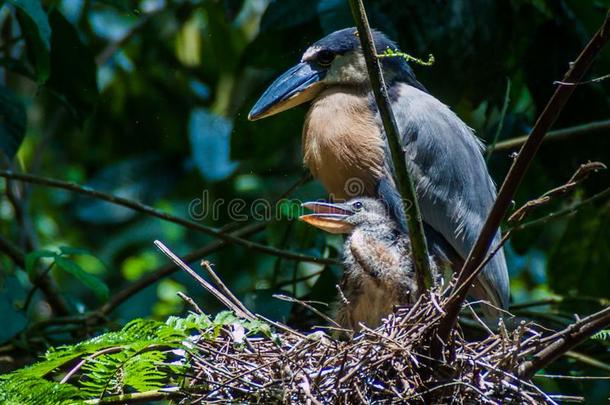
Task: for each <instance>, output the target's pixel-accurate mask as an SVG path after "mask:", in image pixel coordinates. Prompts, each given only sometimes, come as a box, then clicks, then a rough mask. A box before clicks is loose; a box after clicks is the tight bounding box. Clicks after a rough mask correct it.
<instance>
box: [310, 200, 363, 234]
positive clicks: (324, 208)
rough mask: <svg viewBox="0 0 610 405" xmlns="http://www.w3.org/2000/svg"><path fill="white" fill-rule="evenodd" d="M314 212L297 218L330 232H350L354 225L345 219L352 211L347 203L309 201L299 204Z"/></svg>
mask: <svg viewBox="0 0 610 405" xmlns="http://www.w3.org/2000/svg"><path fill="white" fill-rule="evenodd" d="M301 206H302V207H304V208H307V209H310V210H312V211H313V212H314V214H307V215H301V216H300V217H299V219H300V220H301V221H304V222H307V223H308V224H310V225H313V226H315V227H316V228H320V229H322V230H323V231H326V232H330V233H350V232H351V231H352V229H353V228H354V226H353V225H352V224H350V223H349V222H348V221H347V218H349V217H350V215H353V214H354V211H353V210H352V209H351V208H350V207H349V206H348V205H347V204H341V203H338V204H331V203H327V202H321V201H311V202H306V203H303V204H301Z"/></svg>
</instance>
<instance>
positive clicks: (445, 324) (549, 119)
mask: <svg viewBox="0 0 610 405" xmlns="http://www.w3.org/2000/svg"><path fill="white" fill-rule="evenodd" d="M609 39H610V13H608V14H607V15H606V18H605V20H604V22H603V24H602V26H601V28H600V29H599V31H598V32H597V33H596V34H595V35H594V36H593V38H592V39H591V41H590V42H589V43H588V44H587V46H586V47H585V49H584V50H583V51H582V52H581V54H580V55H579V56H578V58H577V59H576V61H575V62H574V63H572V64H571V65H570V68H569V70H568V72H567V73H566V75H565V77H564V80H563V81H567V82H578V81H579V80H580V79H581V78H582V77H583V75H584V74H585V72H586V71H587V69H588V68H589V66H590V65H591V64H592V63H593V60H594V59H595V58H596V56H597V55H598V54H599V52H600V51H601V49H602V48H603V46H604V45H605V44H606V43H607V42H608V40H609ZM574 89H575V87H574V86H562V85H559V87H557V89H556V91H555V93H554V94H553V96H552V97H551V99H550V100H549V102H548V103H547V105H546V107H545V108H544V111H543V112H542V114H541V115H540V116H539V118H538V120H537V121H536V124H535V125H534V128H533V129H532V132H531V134H530V136H529V137H528V140H527V141H526V143H525V144H524V145H523V147H522V148H521V150H520V151H519V154H518V155H517V158H516V159H515V160H514V162H513V164H512V166H511V168H510V170H509V172H508V175H507V176H506V179H505V180H504V183H503V184H502V187H501V188H500V191H499V193H498V197H497V199H496V202H495V203H494V205H493V207H492V209H491V211H490V213H489V215H488V217H487V219H486V221H485V224H484V225H483V228H482V230H481V233H480V234H479V237H478V238H477V241H476V242H475V244H474V246H473V247H472V250H471V251H470V254H469V255H468V258H467V259H466V261H465V262H464V266H463V267H462V269H461V271H460V273H459V275H458V282H457V284H456V285H457V286H458V287H457V289H456V290H455V291H454V294H453V295H452V297H451V298H450V299H449V301H448V303H447V305H446V307H445V310H446V311H447V316H445V317H444V318H443V319H442V320H441V322H440V324H439V328H438V331H437V333H438V336H439V338H440V342H447V341H448V338H449V336H450V334H451V331H452V330H453V328H454V326H455V324H456V321H457V317H458V314H459V312H460V309H461V307H462V303H463V302H464V299H465V298H466V293H467V291H468V285H467V284H465V283H464V281H465V280H466V279H468V278H469V277H470V275H471V274H472V273H473V272H474V271H475V270H476V269H477V267H478V265H479V264H480V263H481V261H482V260H483V259H484V258H485V255H486V253H487V251H488V249H489V247H490V245H491V243H492V241H493V239H494V237H495V235H496V233H497V231H498V229H499V227H500V223H501V222H502V219H503V218H504V216H505V215H506V213H507V212H508V209H509V207H510V205H511V202H512V199H513V196H514V195H515V192H516V191H517V188H518V187H519V185H520V184H521V181H522V180H523V178H524V177H525V173H526V172H527V169H528V167H529V165H530V163H531V162H532V160H533V159H534V156H535V155H536V152H537V151H538V148H539V147H540V144H541V143H542V139H544V136H545V134H546V133H547V132H548V130H549V129H550V127H551V126H552V125H553V124H554V123H555V121H556V119H557V117H558V116H559V114H560V113H561V111H562V110H563V108H564V107H565V105H566V103H567V101H568V99H569V98H570V96H571V95H572V93H573V92H574ZM440 342H439V343H436V342H435V345H434V346H435V347H433V350H432V352H433V355H434V357H437V358H438V356H440V355H441V354H442V351H443V350H442V347H443V345H442V344H440Z"/></svg>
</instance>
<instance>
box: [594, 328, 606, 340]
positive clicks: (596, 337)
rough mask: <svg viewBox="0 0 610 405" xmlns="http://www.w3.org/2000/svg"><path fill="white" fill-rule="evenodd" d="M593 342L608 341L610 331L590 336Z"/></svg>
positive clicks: (602, 331)
mask: <svg viewBox="0 0 610 405" xmlns="http://www.w3.org/2000/svg"><path fill="white" fill-rule="evenodd" d="M591 339H594V340H610V329H604V330H600V331H599V332H597V333H596V334H595V335H593V336H591Z"/></svg>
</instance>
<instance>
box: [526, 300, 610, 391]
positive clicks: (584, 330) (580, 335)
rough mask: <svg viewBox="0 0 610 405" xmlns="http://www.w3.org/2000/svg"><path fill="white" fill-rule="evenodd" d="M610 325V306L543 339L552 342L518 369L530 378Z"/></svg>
mask: <svg viewBox="0 0 610 405" xmlns="http://www.w3.org/2000/svg"><path fill="white" fill-rule="evenodd" d="M608 326H610V306H609V307H606V308H604V309H602V310H601V311H599V312H596V313H594V314H592V315H589V316H588V317H586V318H583V319H581V320H580V321H578V322H575V323H573V324H571V325H569V326H568V327H567V328H565V329H564V330H562V331H560V332H557V333H556V334H554V335H552V336H549V337H548V338H545V339H543V340H544V341H548V342H550V343H548V344H545V345H544V347H543V348H542V349H541V350H540V351H538V352H537V353H536V354H534V355H533V356H532V359H531V360H527V361H525V362H523V363H522V364H521V365H520V366H519V369H518V375H519V376H520V377H521V378H525V379H529V378H531V377H532V376H533V375H534V373H536V371H538V370H540V369H541V368H543V367H545V366H547V365H548V364H550V363H551V362H553V360H555V359H556V358H557V357H559V356H561V355H562V354H564V353H565V352H567V351H568V350H570V349H572V348H573V347H574V346H576V345H578V344H579V343H580V342H582V341H583V340H585V339H586V338H588V337H589V336H591V335H593V334H595V333H596V332H598V331H600V330H602V329H604V328H606V327H608Z"/></svg>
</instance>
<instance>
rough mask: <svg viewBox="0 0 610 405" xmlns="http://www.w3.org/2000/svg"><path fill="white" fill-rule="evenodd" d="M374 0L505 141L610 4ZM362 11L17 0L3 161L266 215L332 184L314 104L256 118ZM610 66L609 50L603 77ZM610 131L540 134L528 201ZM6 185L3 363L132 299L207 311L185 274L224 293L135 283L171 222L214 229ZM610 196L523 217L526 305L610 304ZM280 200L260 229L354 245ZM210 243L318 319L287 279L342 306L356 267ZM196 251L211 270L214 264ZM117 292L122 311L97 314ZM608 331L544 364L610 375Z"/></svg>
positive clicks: (321, 251)
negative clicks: (311, 169)
mask: <svg viewBox="0 0 610 405" xmlns="http://www.w3.org/2000/svg"><path fill="white" fill-rule="evenodd" d="M367 7H368V13H369V18H370V20H371V23H372V25H373V26H374V27H377V28H379V29H381V30H382V31H384V32H386V33H387V34H388V35H389V36H390V37H391V38H393V39H395V40H396V41H397V42H398V43H399V44H400V47H401V49H402V50H404V51H407V52H409V53H410V54H412V55H415V56H419V57H422V58H424V59H425V58H426V57H427V55H428V54H429V53H432V54H434V56H435V58H436V63H435V64H434V65H433V66H432V67H422V66H414V70H415V73H416V75H417V76H418V78H419V80H420V81H421V82H422V83H423V84H424V85H425V86H426V87H427V88H428V89H429V90H430V92H431V93H432V94H434V95H435V96H436V97H438V98H439V99H440V100H442V101H444V102H445V103H447V104H448V105H450V106H451V107H452V108H453V109H454V110H455V111H456V112H457V113H458V114H459V115H460V116H461V117H462V118H463V119H464V120H465V121H466V122H467V123H468V124H469V125H470V126H471V127H473V128H474V129H475V130H476V132H477V135H478V136H479V137H481V138H482V139H484V140H485V141H486V142H487V143H488V144H490V143H492V142H493V139H494V137H495V136H496V134H498V135H499V140H500V141H501V140H505V139H510V138H513V137H516V136H520V135H523V134H527V133H528V131H529V129H530V128H531V126H532V125H533V123H534V122H535V118H536V116H537V115H538V114H539V113H540V112H541V110H542V108H543V107H544V105H545V103H546V101H547V100H548V98H549V97H550V95H551V94H552V92H553V90H554V88H555V86H554V85H553V81H554V80H561V78H562V75H563V73H564V72H565V71H566V70H567V68H568V64H569V62H570V61H572V60H574V59H575V57H576V56H577V54H578V52H579V51H580V50H581V49H582V48H583V46H584V45H585V44H586V42H587V41H588V40H589V38H590V37H591V36H592V35H593V33H594V32H595V31H596V30H597V28H598V27H599V25H600V23H601V21H602V20H603V18H604V15H605V13H606V12H607V10H608V8H609V7H610V1H608V0H603V1H602V0H599V1H598V0H586V1H585V0H511V1H501V2H499V1H498V2H496V1H484V0H470V1H468V0H431V1H425V2H422V1H416V0H408V1H407V0H401V1H398V0H394V1H390V0H379V1H368V2H367ZM352 25H353V23H352V20H351V15H350V13H349V9H348V7H347V1H345V0H309V1H296V0H281V1H279V0H277V1H269V0H216V1H214V0H207V1H206V0H201V1H187V0H183V1H169V0H145V1H128V2H125V1H121V0H97V1H96V0H50V1H44V2H43V4H42V6H41V4H40V2H38V1H35V0H10V1H4V2H2V1H0V149H1V150H2V152H3V153H4V156H3V159H2V165H3V168H5V169H11V170H14V171H17V172H24V173H30V174H35V175H40V176H45V177H52V178H57V179H61V180H66V181H74V182H77V183H79V184H84V185H87V186H90V187H92V188H94V189H97V190H102V191H105V192H108V193H111V194H115V195H118V196H122V197H126V198H129V199H133V200H136V201H140V202H143V203H145V204H149V205H151V206H153V207H155V208H157V209H159V210H162V211H165V212H169V213H172V214H173V215H176V216H179V217H184V218H188V217H189V216H191V217H192V219H193V220H196V221H199V222H201V223H203V224H206V225H209V226H213V227H215V228H222V227H226V229H228V230H234V229H239V228H241V227H243V226H245V225H247V224H251V223H254V222H256V220H255V219H256V218H253V217H256V216H257V214H260V211H259V212H251V210H250V207H252V206H253V203H255V202H257V201H258V200H259V199H264V200H266V201H270V202H272V203H273V202H274V201H275V199H277V198H278V197H280V196H282V194H283V193H285V192H287V191H289V190H291V192H290V194H289V196H290V198H293V199H298V200H307V199H317V198H322V197H324V196H325V193H324V190H323V189H322V187H321V186H320V185H319V184H318V183H316V182H313V181H305V182H301V184H300V185H299V186H298V187H296V188H292V185H294V184H296V183H298V182H299V179H302V178H303V176H304V174H305V171H304V169H303V167H302V164H301V156H300V132H301V126H302V123H303V116H304V112H305V108H303V107H302V108H297V109H294V110H291V111H288V112H286V113H283V114H281V115H278V116H275V117H273V118H270V119H266V120H262V121H259V122H254V123H252V122H248V121H247V119H246V116H247V113H248V111H249V109H250V107H251V106H252V105H253V103H254V102H255V100H256V99H257V97H258V96H259V95H260V94H261V93H262V91H264V89H265V87H266V86H267V85H268V84H269V83H270V81H271V80H272V79H273V78H274V77H276V76H277V75H278V74H279V73H280V72H282V71H283V70H284V69H286V68H288V67H290V66H291V65H292V64H293V63H295V62H296V61H297V60H298V59H299V57H300V54H301V53H302V52H303V51H304V50H305V49H306V47H307V46H308V44H310V43H312V42H313V41H315V40H317V39H319V38H320V37H322V36H324V35H325V34H328V33H330V32H332V31H334V30H336V29H339V28H343V27H346V26H352ZM609 72H610V49H606V50H605V52H602V54H601V56H600V58H599V59H598V60H597V62H596V63H595V65H594V66H593V68H592V69H591V71H590V72H589V74H588V76H587V79H591V78H595V77H600V76H603V75H606V74H608V73H609ZM506 95H508V97H506ZM609 96H610V81H600V82H596V83H591V84H586V85H581V86H579V87H578V88H577V90H576V92H575V94H574V96H573V97H572V99H571V100H570V102H569V104H568V106H567V108H566V109H565V110H564V112H563V113H562V115H561V118H560V119H559V121H558V122H557V124H556V126H555V128H566V127H570V126H574V125H581V124H587V123H591V122H594V121H599V120H608V119H609V118H610V108H609V105H610V103H609V102H610V97H609ZM504 106H505V107H506V114H503V113H502V111H503V107H504ZM608 135H610V124H608V125H607V126H606V129H604V130H601V131H597V132H595V133H592V132H591V133H587V131H581V133H580V134H579V135H578V136H573V137H569V138H566V139H562V140H560V141H557V142H549V143H547V144H545V145H543V147H542V148H541V150H540V153H539V155H538V156H537V158H536V160H535V162H534V164H533V165H532V167H531V168H530V170H529V172H528V175H527V178H526V180H525V182H524V184H523V186H522V187H521V188H520V190H519V193H518V195H517V198H516V201H515V204H516V206H520V205H521V204H523V203H524V202H526V201H528V200H529V199H532V198H535V197H537V196H539V195H541V194H542V193H544V192H545V191H547V190H549V189H551V188H553V187H556V186H559V185H561V184H563V183H565V182H566V181H567V180H568V179H569V178H570V176H571V175H572V173H573V172H574V171H575V170H576V168H577V167H578V166H579V165H580V164H581V163H584V162H587V161H589V160H591V161H595V160H599V161H602V162H605V163H606V164H608V163H610V136H608ZM510 163H511V151H509V150H502V151H498V152H497V153H494V154H493V155H491V156H490V159H489V165H490V171H491V172H492V175H493V177H494V178H495V180H496V182H497V183H500V182H501V181H502V179H503V177H504V175H505V174H506V172H507V169H508V167H509V165H510ZM608 185H609V182H608V175H607V174H606V173H603V172H602V173H598V174H595V175H593V176H592V177H591V178H590V179H589V180H587V181H586V183H585V184H584V185H582V186H579V187H578V189H577V190H576V191H575V192H573V193H570V194H569V195H567V196H565V197H563V198H561V199H559V200H557V201H554V202H553V203H552V204H550V205H548V206H546V207H544V208H540V209H538V210H537V211H536V212H535V214H534V217H533V218H539V217H544V216H545V215H548V214H549V213H552V212H557V211H561V210H562V209H565V208H567V207H571V206H573V205H574V204H578V203H579V202H580V201H583V200H586V199H587V198H590V197H592V196H595V195H597V194H599V193H601V192H603V191H604V190H606V189H607V188H608ZM0 192H1V195H2V197H0V220H1V222H0V235H1V239H0V242H2V243H1V244H0V247H1V248H2V249H0V250H1V251H2V252H0V253H2V254H0V266H1V268H0V317H1V318H2V320H3V328H1V329H0V358H1V360H2V361H1V362H0V364H1V369H0V370H2V371H7V370H10V369H12V368H14V367H17V366H19V365H21V364H23V363H25V362H28V361H31V359H32V358H34V357H35V356H36V355H37V354H38V353H40V352H42V351H44V350H45V349H46V348H47V347H48V346H49V345H57V344H61V343H64V342H70V341H73V340H74V339H79V338H82V337H84V336H85V335H87V334H94V333H96V332H98V331H100V330H106V329H111V328H114V327H117V326H118V325H121V324H124V323H125V322H126V321H128V320H130V319H132V318H135V317H154V318H159V319H164V318H165V317H166V316H168V315H170V314H179V313H183V312H184V311H186V310H188V308H187V307H185V304H184V303H183V301H182V300H181V299H180V298H179V297H178V296H177V295H176V292H177V291H183V292H185V293H186V294H188V295H190V296H191V297H193V298H194V299H196V301H197V302H198V303H199V304H200V305H201V307H202V308H204V310H206V311H209V312H215V311H218V310H220V309H221V307H220V305H219V304H218V303H217V302H216V301H214V299H213V298H211V297H210V296H209V295H207V294H206V293H204V292H203V291H202V290H201V288H200V287H199V286H198V285H196V284H195V283H194V282H192V281H191V280H190V279H189V278H188V277H187V276H186V275H184V274H181V273H174V274H172V275H170V276H167V277H162V278H160V279H159V280H156V281H155V282H154V283H151V284H150V285H148V286H147V287H146V288H142V289H137V293H134V294H131V293H130V294H124V292H125V291H126V290H125V288H129V286H131V285H133V283H138V281H140V282H142V280H151V281H153V279H152V278H150V277H151V274H157V273H156V272H157V271H158V269H159V268H160V267H162V266H164V265H166V264H167V259H166V258H165V257H164V256H162V255H161V254H160V253H159V252H158V251H157V250H156V249H155V248H154V246H153V244H152V242H153V240H155V239H159V240H162V241H164V242H165V243H167V244H168V246H169V247H171V248H172V249H173V250H174V251H175V252H176V253H177V254H179V255H186V254H188V253H190V252H193V251H196V250H197V249H200V248H202V247H205V246H207V245H209V244H210V243H213V242H214V239H213V238H211V237H209V236H207V235H205V234H203V233H200V232H197V231H194V230H189V229H185V228H184V227H181V226H179V225H176V224H172V223H169V222H166V221H162V220H160V219H157V218H153V217H150V216H146V215H143V214H142V213H138V212H135V211H133V210H130V209H128V208H124V207H119V206H116V205H112V204H110V203H106V202H102V201H100V200H97V199H92V198H90V197H87V196H83V195H78V194H76V193H72V192H69V191H66V190H60V189H57V188H46V187H41V186H37V185H30V184H24V183H20V182H16V181H11V182H6V181H2V182H0ZM198 199H199V200H198ZM235 199H239V200H240V201H242V200H243V202H244V205H243V206H244V207H245V208H243V209H242V211H241V212H238V213H239V214H245V217H244V218H240V219H239V221H236V222H234V221H233V220H232V219H233V218H234V217H235V215H233V214H235V212H233V214H232V213H231V210H232V209H235V206H233V208H231V206H229V202H230V201H232V200H233V201H235ZM201 200H203V202H206V201H207V202H208V206H209V204H212V203H214V202H216V204H217V206H219V208H218V209H217V210H215V211H214V212H210V211H212V210H208V212H207V215H195V216H194V217H193V215H192V214H193V213H194V214H203V213H202V212H200V209H201V205H198V204H199V202H201ZM220 201H222V202H224V203H223V204H222V205H220ZM608 201H609V200H608V194H607V193H606V194H605V195H602V197H601V198H598V199H597V200H596V201H595V202H593V203H590V204H586V205H582V206H580V207H579V208H578V210H576V211H575V212H574V213H572V214H571V215H565V216H560V217H558V218H553V219H551V220H550V221H548V222H545V223H543V224H538V225H533V226H530V227H528V228H526V229H524V230H521V231H519V232H516V233H515V234H514V236H513V238H512V240H511V241H510V242H509V245H508V247H507V257H508V261H509V268H510V271H511V288H512V299H513V302H514V303H516V304H519V305H520V306H519V307H517V308H515V311H514V312H515V313H516V314H518V315H520V316H524V317H530V318H533V319H536V320H537V321H538V322H542V323H544V324H545V325H547V326H549V327H552V328H559V327H561V326H562V325H565V324H567V323H569V322H570V321H571V320H573V319H574V314H575V313H578V314H581V315H584V314H587V313H591V312H593V311H595V310H598V309H599V308H600V306H602V305H607V303H608V301H607V300H608V298H610V293H609V291H610V249H609V248H610V210H609V208H610V206H609V203H608ZM259 206H260V205H259ZM272 206H273V212H272V214H273V215H272V217H273V219H272V220H271V221H269V223H268V224H267V226H266V227H264V229H263V227H261V230H259V231H258V232H256V233H255V234H253V235H249V236H248V238H250V239H252V240H255V241H257V242H259V243H262V244H267V245H270V246H274V247H277V248H280V249H283V250H289V251H294V252H300V253H304V254H308V255H312V256H325V257H339V255H340V247H341V243H342V242H341V239H339V238H337V237H333V236H329V235H326V234H323V233H321V232H318V231H316V230H314V229H313V228H311V227H307V226H305V225H304V224H302V223H298V222H296V221H294V214H295V212H294V206H293V205H290V204H283V205H272ZM189 207H191V210H190V211H189ZM193 208H196V210H195V211H193ZM198 210H199V211H198ZM259 216H260V215H259ZM7 252H12V254H8V255H7V254H5V253H7ZM16 257H17V258H19V257H21V259H23V260H22V261H21V264H19V260H18V259H17V260H16ZM205 258H206V259H208V260H210V261H211V262H212V263H214V264H215V265H216V270H217V272H218V273H219V274H220V275H221V277H222V278H223V279H224V280H225V281H226V283H227V285H228V286H229V287H230V288H231V289H232V290H233V291H234V292H235V293H236V294H237V295H238V296H239V297H240V298H241V299H242V300H243V301H244V302H245V304H246V305H247V306H248V307H249V308H251V309H252V310H253V311H256V312H259V313H263V314H265V315H267V316H269V317H271V318H273V319H277V320H283V321H289V322H291V323H293V324H295V325H297V326H298V325H305V324H309V323H312V322H313V323H318V324H320V323H322V322H323V321H321V320H320V319H314V320H308V321H305V320H304V319H305V318H308V317H310V314H306V313H304V312H303V311H302V310H301V309H299V308H293V304H290V303H288V302H284V301H279V300H277V299H275V298H273V297H272V295H273V294H275V293H283V294H288V295H294V296H297V297H299V298H302V299H310V300H320V301H324V302H329V301H332V299H333V297H334V294H335V288H334V285H335V283H336V282H337V280H338V277H340V274H341V269H340V268H339V267H338V266H321V265H317V264H312V263H303V262H297V261H294V260H290V259H286V258H278V257H274V256H272V255H268V254H262V253H259V252H256V251H253V250H248V249H246V248H244V247H240V246H234V245H229V246H226V247H223V248H222V249H219V250H217V251H216V252H214V253H213V254H210V255H207V256H206V257H205ZM193 266H194V267H195V268H199V264H198V260H194V262H193ZM44 272H48V276H49V277H50V279H51V280H52V283H53V284H55V285H56V287H57V290H58V292H59V296H60V297H59V298H60V300H63V301H65V304H66V305H65V308H64V309H65V310H66V311H64V312H67V313H64V314H62V313H61V312H62V311H58V310H57V308H56V307H55V306H54V305H53V302H52V300H51V302H50V300H49V297H48V296H47V295H46V294H44V293H43V292H42V291H41V289H33V286H32V280H36V279H37V278H38V277H39V276H38V274H40V273H44ZM147 277H148V278H147ZM136 285H137V284H136ZM127 291H129V290H127ZM122 294H123V295H122ZM28 296H30V297H29V298H28ZM117 297H120V298H121V300H117ZM113 298H114V299H115V301H112V300H113ZM108 300H110V301H108ZM108 302H110V303H111V305H110V306H109V307H108V306H106V307H104V305H105V304H107V303H108ZM26 303H27V307H26V305H25V304H26ZM115 304H116V305H115ZM542 304H548V305H542ZM100 308H103V309H104V314H103V315H104V319H102V320H101V321H100V320H99V319H98V318H96V317H93V316H88V315H89V314H91V313H92V312H95V311H99V310H100ZM609 347H610V345H609V344H608V342H607V341H605V342H604V341H602V340H599V339H598V340H594V339H591V340H589V341H587V342H586V343H584V344H583V345H582V346H580V347H579V348H578V353H576V354H574V355H571V356H568V357H564V358H562V359H561V360H559V361H558V362H556V363H555V365H553V366H552V367H551V368H550V369H549V370H547V372H549V373H551V372H558V373H559V372H562V373H568V372H573V373H576V374H578V373H584V374H587V375H608V374H609V370H610V352H609ZM579 355H580V358H579V360H576V359H575V358H577V357H578V356H579ZM583 356H585V357H583ZM537 382H540V383H541V384H544V386H545V388H546V389H548V390H550V391H559V392H564V393H568V394H574V395H583V394H584V395H586V396H587V398H588V399H589V400H592V401H593V400H595V399H596V398H604V396H603V395H604V392H606V397H607V392H608V391H610V384H607V383H608V381H605V382H604V381H601V382H600V381H597V382H595V381H593V382H591V381H582V382H573V381H572V382H570V381H556V380H553V381H552V382H549V381H548V380H542V379H541V380H540V381H537ZM596 395H601V396H600V397H595V396H596Z"/></svg>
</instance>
